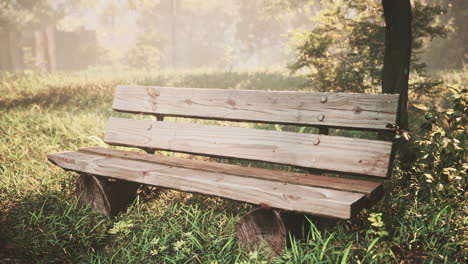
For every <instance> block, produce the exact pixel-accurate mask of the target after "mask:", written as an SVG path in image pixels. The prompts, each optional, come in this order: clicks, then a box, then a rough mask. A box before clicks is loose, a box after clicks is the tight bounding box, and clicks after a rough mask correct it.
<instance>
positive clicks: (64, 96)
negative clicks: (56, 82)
mask: <svg viewBox="0 0 468 264" xmlns="http://www.w3.org/2000/svg"><path fill="white" fill-rule="evenodd" d="M112 90H113V88H112V86H108V87H107V86H100V85H86V86H80V85H69V86H63V87H61V86H50V87H48V88H47V89H43V90H40V91H38V92H37V93H34V92H33V91H31V92H28V94H23V95H19V96H18V97H16V98H11V99H3V100H0V110H12V109H16V108H28V107H30V106H32V105H38V106H41V107H46V108H58V107H63V106H83V105H89V106H93V105H110V102H111V100H112V94H113V91H112Z"/></svg>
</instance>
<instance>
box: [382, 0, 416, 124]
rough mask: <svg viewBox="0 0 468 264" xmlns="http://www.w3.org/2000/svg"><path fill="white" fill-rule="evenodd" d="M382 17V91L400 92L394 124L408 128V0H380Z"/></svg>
mask: <svg viewBox="0 0 468 264" xmlns="http://www.w3.org/2000/svg"><path fill="white" fill-rule="evenodd" d="M382 5H383V10H384V17H385V55H384V66H383V71H382V91H383V93H391V94H400V106H399V111H400V113H399V115H398V120H397V124H398V125H399V127H400V128H401V129H404V130H408V128H409V123H408V112H407V104H408V77H409V71H410V59H411V45H412V31H411V22H412V16H411V3H410V0H382Z"/></svg>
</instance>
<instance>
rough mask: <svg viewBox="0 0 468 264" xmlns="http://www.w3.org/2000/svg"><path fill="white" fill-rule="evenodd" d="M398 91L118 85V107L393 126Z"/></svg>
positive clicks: (278, 120)
mask: <svg viewBox="0 0 468 264" xmlns="http://www.w3.org/2000/svg"><path fill="white" fill-rule="evenodd" d="M397 105H398V95H394V94H383V95H382V94H350V93H310V92H294V91H254V90H225V89H197V88H171V87H156V86H129V85H120V86H117V88H116V92H115V97H114V103H113V105H112V108H113V109H114V110H117V111H124V112H136V113H148V114H163V115H168V116H182V117H195V118H207V119H220V120H233V121H253V122H269V123H285V124H297V125H319V126H330V127H345V128H360V129H370V130H391V129H392V128H390V127H389V126H388V124H392V125H394V124H395V123H396V113H397Z"/></svg>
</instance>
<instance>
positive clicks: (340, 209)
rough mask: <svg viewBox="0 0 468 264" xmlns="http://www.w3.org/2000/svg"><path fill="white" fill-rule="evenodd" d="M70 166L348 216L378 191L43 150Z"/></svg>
mask: <svg viewBox="0 0 468 264" xmlns="http://www.w3.org/2000/svg"><path fill="white" fill-rule="evenodd" d="M47 157H48V159H49V160H50V161H51V162H52V163H54V164H56V165H58V166H60V167H62V168H64V169H66V170H70V171H76V172H79V173H83V174H90V175H97V176H103V177H109V178H115V179H121V180H126V181H131V182H137V183H141V184H148V185H154V186H160V187H166V188H171V189H176V190H180V191H186V192H192V193H203V194H208V195H213V196H219V197H224V198H228V199H232V200H237V201H244V202H248V203H252V204H258V205H264V206H270V207H274V208H280V209H285V210H289V211H296V212H302V213H308V214H314V215H320V216H326V217H335V218H341V219H349V218H350V217H352V216H353V215H354V214H356V213H357V212H359V210H360V209H362V208H363V207H364V206H367V205H368V204H369V203H370V202H372V201H376V200H378V199H379V198H380V197H381V195H382V184H381V183H380V182H375V181H367V180H356V179H346V178H335V177H328V176H319V175H313V174H302V173H292V172H284V171H276V170H269V169H261V168H250V167H244V166H238V165H231V164H222V163H216V162H208V161H201V160H194V159H185V158H176V157H165V156H161V155H152V154H146V153H141V152H132V151H122V150H116V149H111V148H100V147H92V148H83V149H80V150H78V151H77V152H71V151H69V152H58V153H51V154H48V156H47Z"/></svg>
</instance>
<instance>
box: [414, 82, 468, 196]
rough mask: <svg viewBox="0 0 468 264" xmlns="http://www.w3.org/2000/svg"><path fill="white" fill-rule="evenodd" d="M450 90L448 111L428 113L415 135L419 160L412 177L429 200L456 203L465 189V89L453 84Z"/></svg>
mask: <svg viewBox="0 0 468 264" xmlns="http://www.w3.org/2000/svg"><path fill="white" fill-rule="evenodd" d="M449 91H450V92H451V95H450V99H451V100H452V102H451V105H450V108H448V109H446V110H444V111H436V110H431V111H429V112H427V113H426V115H425V119H426V120H427V122H425V123H423V124H422V125H421V131H420V132H419V133H418V134H417V135H416V136H415V137H416V140H415V144H416V145H417V149H416V151H417V157H418V159H417V160H416V162H415V164H414V167H413V171H412V174H413V177H415V179H416V182H417V183H418V184H419V185H418V186H419V187H420V188H422V190H421V191H422V192H423V193H425V194H426V195H428V196H429V197H430V198H431V199H434V200H438V201H446V200H448V201H450V202H454V203H459V202H463V201H464V198H465V197H464V196H465V191H466V188H467V187H468V186H467V182H466V177H467V170H468V160H467V149H468V145H467V142H468V130H467V128H468V90H467V89H466V88H463V87H462V86H459V85H455V86H452V87H449Z"/></svg>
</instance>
